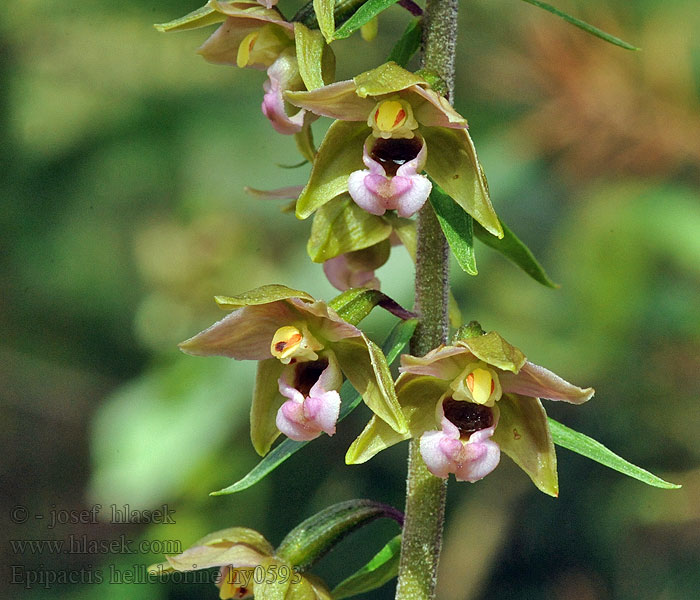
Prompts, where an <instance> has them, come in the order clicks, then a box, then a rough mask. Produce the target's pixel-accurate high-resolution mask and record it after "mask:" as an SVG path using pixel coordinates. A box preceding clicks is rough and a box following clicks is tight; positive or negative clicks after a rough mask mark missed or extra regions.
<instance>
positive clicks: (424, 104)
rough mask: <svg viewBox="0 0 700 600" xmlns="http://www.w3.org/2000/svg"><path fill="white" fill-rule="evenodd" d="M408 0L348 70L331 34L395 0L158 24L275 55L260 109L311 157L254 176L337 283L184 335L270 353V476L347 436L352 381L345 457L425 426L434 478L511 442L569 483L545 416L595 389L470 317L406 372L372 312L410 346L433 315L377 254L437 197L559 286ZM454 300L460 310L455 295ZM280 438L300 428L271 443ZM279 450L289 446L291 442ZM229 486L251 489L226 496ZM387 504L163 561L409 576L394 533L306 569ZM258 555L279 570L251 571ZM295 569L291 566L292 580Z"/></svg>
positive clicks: (469, 265) (519, 458) (452, 224)
mask: <svg viewBox="0 0 700 600" xmlns="http://www.w3.org/2000/svg"><path fill="white" fill-rule="evenodd" d="M401 5H402V6H404V7H405V8H408V9H409V10H410V11H411V12H412V14H414V15H416V14H417V15H419V16H418V17H417V18H416V19H415V20H414V21H413V22H412V24H411V25H410V26H409V27H408V28H407V30H406V32H405V34H404V36H403V37H402V38H401V40H399V42H398V43H397V46H396V48H395V50H394V51H393V52H392V58H394V59H395V60H389V61H387V62H386V63H384V64H382V65H379V66H375V67H374V68H371V69H370V70H368V71H366V72H364V73H360V74H358V75H356V76H355V77H353V78H352V79H348V80H345V81H338V82H335V81H334V78H335V56H334V53H333V51H332V50H331V47H330V43H331V42H332V41H334V40H335V39H342V38H344V37H347V36H348V35H350V33H352V32H353V31H355V30H358V29H360V28H362V29H363V34H365V33H367V31H368V30H369V29H372V27H373V24H375V25H376V16H377V14H378V13H379V12H381V11H382V10H384V9H385V8H387V3H386V2H379V1H375V0H369V1H366V0H356V1H353V0H349V1H348V0H343V1H339V2H334V0H314V2H313V3H309V5H308V6H306V7H304V8H303V9H302V10H300V11H299V12H298V13H297V14H296V15H295V16H294V17H293V18H292V19H287V18H285V17H284V16H283V13H282V12H281V10H280V8H279V7H278V6H276V1H275V0H267V1H261V2H255V1H253V0H234V1H221V0H209V2H207V4H206V5H205V6H203V7H201V8H199V9H197V10H195V11H193V12H192V13H190V14H188V15H186V16H184V17H182V18H179V19H176V20H174V21H171V22H169V23H165V24H163V25H157V26H156V27H157V28H158V29H159V30H161V31H177V30H189V29H194V28H199V27H205V26H210V25H213V24H216V25H218V27H217V29H216V30H215V31H214V32H213V34H211V35H210V37H209V38H208V39H207V40H206V41H205V42H204V44H203V45H202V46H201V47H200V49H199V53H200V54H201V55H202V56H203V57H204V58H205V59H206V60H208V61H210V62H213V63H217V64H223V65H231V66H235V67H239V68H248V67H250V68H254V69H261V70H265V71H266V74H267V79H266V81H265V82H264V84H263V94H262V100H261V108H262V113H263V114H264V116H265V117H266V118H267V119H268V120H269V122H270V124H271V126H272V128H273V129H274V130H275V131H276V132H277V133H279V134H283V135H293V136H295V138H296V142H297V147H298V149H299V151H300V153H301V155H302V157H303V158H304V159H305V161H307V162H309V163H311V172H310V176H309V178H308V181H307V182H306V183H305V185H301V186H293V185H292V186H289V187H287V188H284V189H282V190H273V191H269V192H261V191H259V190H257V191H254V193H255V194H256V195H267V196H272V197H282V198H284V197H287V198H289V199H291V200H293V212H294V213H295V214H296V217H297V218H298V219H306V218H308V217H310V216H312V215H313V222H312V225H311V228H310V229H311V230H310V236H309V240H308V244H307V251H308V254H309V257H310V258H311V260H312V261H313V262H316V263H323V270H324V272H325V274H326V276H327V278H328V280H329V282H330V283H331V284H332V285H333V286H334V287H336V288H338V289H339V290H340V291H341V292H342V293H341V294H340V295H339V296H337V297H336V298H334V299H333V300H331V301H330V302H327V303H326V302H323V301H319V300H316V299H315V298H314V297H313V296H311V295H310V294H308V293H306V292H303V291H300V290H295V289H291V288H288V287H286V286H282V285H266V286H263V287H260V288H257V289H255V290H251V291H249V292H245V293H243V294H239V295H237V296H217V297H216V301H217V303H218V304H219V306H220V307H221V308H223V309H224V310H228V311H230V312H229V314H228V315H226V316H225V317H224V318H222V319H221V320H219V321H218V322H216V323H214V324H213V325H212V326H211V327H209V328H208V329H206V330H204V331H202V332H201V333H198V334H197V335H195V336H193V337H191V338H190V339H188V340H186V341H184V342H182V343H181V344H180V349H181V350H182V351H183V352H186V353H188V354H193V355H198V356H212V355H218V356H226V357H229V358H233V359H235V360H254V361H257V362H258V370H257V377H256V382H255V389H254V393H253V399H252V404H251V410H250V435H251V440H252V443H253V447H254V448H255V450H256V451H257V452H258V453H259V454H260V455H261V456H263V457H264V458H263V459H262V462H261V463H260V465H259V469H260V470H262V471H263V474H262V475H259V476H256V477H258V478H261V477H262V476H264V474H266V473H267V472H269V471H271V470H272V469H273V468H274V467H276V466H277V465H278V464H280V463H281V462H282V461H283V460H284V458H286V456H288V455H289V454H291V452H293V451H296V450H297V449H299V448H300V447H301V445H303V444H306V443H308V442H310V441H312V440H314V439H316V438H318V437H319V436H322V435H324V434H326V435H328V436H332V435H334V434H335V432H336V429H337V427H338V424H339V421H340V419H342V418H343V417H344V416H345V414H347V412H349V410H351V409H352V408H354V406H355V405H356V402H354V401H352V400H351V399H350V398H351V394H348V393H346V392H345V391H344V390H346V388H353V389H354V390H355V391H356V393H357V395H358V396H359V397H360V398H361V399H362V401H363V402H364V403H365V404H366V405H367V407H368V408H369V409H370V410H371V411H372V413H373V416H372V417H371V419H370V421H369V422H368V423H367V425H366V427H365V428H364V430H363V431H362V432H361V433H360V434H359V436H358V437H357V438H356V439H355V441H354V442H353V443H352V444H351V446H350V447H349V449H347V452H346V462H347V464H360V463H364V462H366V461H368V460H370V459H371V458H372V457H374V456H375V455H376V454H378V453H379V452H381V451H382V450H384V449H386V448H388V447H390V446H393V445H394V444H397V443H399V442H401V441H404V440H409V439H413V440H415V442H416V443H417V444H418V446H419V449H420V456H421V457H422V460H423V461H424V464H425V466H426V467H427V469H428V471H429V472H430V473H431V474H432V475H433V476H435V477H437V478H441V479H448V478H449V476H450V474H453V475H454V477H455V479H456V480H458V481H469V482H476V481H479V480H480V479H482V478H483V477H485V476H486V475H488V474H489V473H491V472H492V471H493V470H494V469H495V468H496V467H497V465H498V464H499V461H500V456H501V452H503V453H505V454H506V455H508V456H509V457H510V458H512V459H513V461H514V462H515V463H516V464H517V465H518V466H519V467H521V468H522V470H523V471H524V472H525V473H526V474H527V475H528V476H529V477H530V478H531V480H532V481H533V483H534V484H535V485H536V486H537V488H539V489H540V490H542V491H543V492H545V493H547V494H549V495H551V496H557V494H558V478H557V467H556V455H555V449H554V442H555V441H556V440H554V439H553V435H552V432H551V430H550V423H556V422H552V421H551V420H550V419H548V418H547V415H546V413H545V411H544V408H543V406H542V404H541V402H540V398H545V399H550V400H560V401H564V402H568V403H572V404H581V403H583V402H586V401H587V400H589V399H590V398H591V397H592V396H593V389H592V388H580V387H577V386H575V385H573V384H571V383H568V382H567V381H565V380H564V379H562V378H561V377H559V376H557V375H555V374H554V373H552V372H551V371H549V370H547V369H545V368H544V367H540V366H538V365H536V364H534V363H532V362H530V361H529V360H527V359H526V357H525V355H524V354H523V353H522V352H521V351H520V350H518V349H517V348H515V347H514V346H512V345H511V344H509V343H508V342H507V341H505V340H504V339H503V338H502V337H501V336H500V335H499V334H498V333H496V332H494V331H491V332H488V333H486V332H484V331H483V330H482V329H481V327H480V326H479V325H478V324H477V323H471V324H470V325H469V326H468V327H462V328H459V330H458V331H457V332H456V333H455V335H454V337H453V339H452V341H451V342H450V343H449V344H448V343H441V344H439V345H434V346H433V347H432V349H430V350H429V351H428V352H427V353H423V355H421V356H413V355H411V354H408V353H404V354H403V355H402V356H401V358H400V368H399V369H398V370H399V375H398V378H396V379H395V378H394V376H393V374H392V372H391V370H390V362H391V361H389V360H387V358H386V357H385V354H384V352H383V350H382V349H381V348H380V347H379V346H378V345H377V344H376V343H375V342H373V341H372V340H371V339H369V338H368V336H367V335H366V334H365V333H364V332H363V331H362V330H361V329H360V328H359V327H358V324H359V322H360V321H361V320H362V319H363V318H364V317H365V316H366V315H367V314H369V312H370V311H371V310H373V308H374V307H376V306H380V307H383V308H385V309H387V310H389V311H390V312H391V313H392V314H394V315H396V316H398V317H399V319H400V324H399V325H397V331H398V330H399V329H400V331H401V332H402V335H403V336H404V337H403V339H402V342H401V344H400V346H399V347H400V348H403V347H404V346H405V344H406V342H407V341H408V338H409V337H410V334H411V333H412V332H413V330H414V329H415V325H416V317H418V318H423V317H425V315H415V314H413V313H410V312H409V311H407V310H405V309H403V308H402V307H400V306H399V305H398V304H397V303H396V302H394V301H393V300H391V298H389V297H388V296H386V295H385V294H383V293H382V292H381V291H379V290H380V287H381V283H380V281H379V279H378V278H377V276H376V274H375V271H376V270H377V269H378V268H379V267H381V266H382V265H384V264H385V263H386V262H387V260H388V259H389V255H390V252H391V248H392V247H393V246H398V245H402V246H404V247H405V248H406V250H407V251H408V253H409V255H410V256H411V258H412V259H413V260H414V261H416V260H420V257H419V256H417V254H418V252H417V247H418V246H419V244H418V242H417V237H418V236H419V235H420V233H418V232H417V231H416V221H415V220H414V219H413V217H414V215H416V214H418V213H420V214H421V215H422V214H423V213H425V212H426V211H427V212H428V213H432V212H433V211H434V213H435V215H436V216H437V218H438V221H439V225H440V227H441V228H442V230H443V231H444V235H445V237H446V239H447V241H448V242H449V246H450V247H451V249H452V251H453V252H454V254H455V256H456V257H457V261H458V263H459V264H460V266H461V267H462V269H463V270H464V271H466V272H468V273H471V274H474V275H475V274H476V272H477V271H476V264H475V259H474V249H473V237H474V236H476V237H477V238H479V239H481V240H482V241H484V242H485V243H487V244H488V245H490V246H492V247H494V248H495V249H496V250H498V251H500V252H501V253H503V254H504V255H505V256H506V257H508V258H510V259H511V260H513V262H515V263H516V265H518V266H519V267H521V268H522V269H523V270H524V271H525V272H526V273H528V274H529V275H531V276H532V277H533V278H535V279H536V280H537V281H539V282H540V283H543V284H545V285H549V286H550V287H556V286H555V284H553V283H552V282H551V280H550V279H549V278H548V277H547V276H546V274H545V273H544V270H543V269H542V267H541V266H540V264H539V263H538V262H537V261H536V260H535V258H534V257H533V255H532V253H531V252H530V251H529V250H528V249H527V248H526V247H525V245H524V244H523V243H522V242H521V241H520V240H519V239H518V238H517V237H516V236H515V235H514V234H513V233H512V231H510V230H509V229H508V228H507V227H506V226H505V225H504V224H503V223H502V221H501V220H500V219H499V217H498V216H497V215H496V212H495V211H494V208H493V205H492V202H491V197H490V192H489V187H488V183H487V181H486V177H485V174H484V170H483V168H482V166H481V164H480V162H479V159H478V157H477V154H476V150H475V147H474V143H473V141H472V139H471V136H470V134H469V130H468V124H467V120H466V119H465V118H464V117H463V116H462V115H460V114H459V113H458V112H457V111H456V110H455V109H454V108H453V107H452V105H451V104H450V102H449V101H448V99H447V98H446V97H445V90H446V89H448V88H449V85H447V86H446V82H445V81H443V80H442V79H441V76H440V74H438V73H434V72H431V71H430V70H429V69H423V70H421V71H418V72H411V71H409V70H407V69H406V68H405V65H406V64H407V63H408V61H409V59H410V58H411V56H412V55H413V54H414V53H415V52H416V50H417V49H418V44H417V40H418V38H419V36H420V28H421V26H422V25H423V21H422V19H421V17H420V13H421V9H420V8H419V7H418V6H417V5H415V4H414V3H413V2H401ZM373 19H374V20H373ZM338 25H340V27H339V28H338V29H336V26H338ZM426 27H427V25H426ZM416 31H417V32H418V37H417V36H416ZM594 33H595V32H594ZM596 35H597V34H596ZM363 37H371V36H368V35H363ZM397 61H398V62H400V63H401V64H398V62H397ZM402 65H403V66H402ZM321 117H330V118H331V119H333V122H332V123H331V124H330V126H329V127H328V129H327V132H326V134H325V137H324V139H323V141H322V142H321V144H320V145H319V147H318V148H316V147H315V145H314V143H313V137H312V135H311V127H312V124H313V122H314V121H315V120H317V119H319V118H321ZM445 297H447V295H446V294H445ZM451 313H452V317H454V319H453V322H454V321H456V320H457V319H458V318H459V315H458V314H457V316H455V313H458V310H457V311H455V310H452V311H451ZM454 325H455V328H456V327H457V326H458V323H456V322H454ZM406 332H408V334H406ZM395 337H396V338H397V339H398V338H401V335H399V334H397V335H396V336H395ZM390 341H393V342H395V339H393V338H391V339H390ZM443 342H444V340H443ZM388 343H389V342H388ZM389 347H391V343H389ZM385 350H386V351H388V348H387V347H386V346H385ZM344 382H347V383H344ZM358 401H359V400H358ZM557 426H558V427H563V426H561V425H559V424H557ZM557 431H558V429H557ZM568 431H570V430H568ZM571 433H572V434H574V435H573V439H574V442H573V443H570V444H569V445H568V446H567V447H569V448H572V449H575V450H576V449H577V446H576V440H582V439H583V438H585V436H582V434H576V433H575V432H571ZM280 436H286V438H288V439H287V440H285V441H283V442H281V443H280V444H279V445H278V446H276V447H275V446H274V444H275V442H276V441H277V440H278V438H279V437H280ZM576 436H579V437H578V438H577V437H576ZM588 439H589V438H586V440H588ZM294 443H296V444H297V446H290V444H294ZM581 447H583V445H581ZM291 448H293V449H291ZM281 449H285V452H286V454H284V456H283V457H282V458H278V457H277V455H281V454H283V453H282V451H281ZM252 475H253V472H251V474H249V477H250V476H252ZM242 481H243V480H242ZM657 484H658V483H655V485H657ZM234 487H236V486H232V488H234ZM227 491H237V490H234V489H230V488H227V490H223V492H222V493H226V492H227ZM319 514H321V513H319ZM397 515H399V516H397ZM377 516H389V517H391V518H394V520H396V521H397V522H398V523H399V524H400V525H401V524H402V523H403V516H402V515H400V513H398V511H395V509H391V508H390V507H386V506H384V505H377V504H373V503H371V502H369V501H364V500H357V501H350V502H349V503H341V504H340V505H334V506H332V507H330V508H329V509H327V510H326V511H324V513H323V516H319V515H316V516H315V517H312V518H311V519H310V520H309V523H303V524H302V525H300V526H299V527H297V528H296V529H295V530H293V531H292V532H291V533H290V534H289V536H287V538H285V541H284V542H282V544H281V546H280V547H279V548H278V549H277V550H275V549H274V548H273V547H272V545H271V544H270V543H269V542H267V540H266V539H265V538H263V537H262V536H261V535H260V534H259V533H257V532H255V531H253V530H249V529H246V528H241V527H234V528H231V529H227V530H224V531H220V532H216V533H214V534H210V535H209V536H206V537H205V538H203V539H202V540H200V541H199V542H197V543H196V544H195V545H194V546H193V547H192V548H190V549H189V550H187V551H185V552H184V553H182V554H180V555H178V556H174V557H169V558H168V563H164V565H160V566H158V567H157V569H158V570H160V571H168V570H182V571H188V570H196V569H201V568H207V567H218V568H219V570H220V571H219V577H218V580H217V585H218V587H219V590H220V598H222V599H226V598H247V597H252V596H253V595H255V597H257V598H289V599H291V598H294V599H309V600H316V599H325V598H344V597H347V596H350V595H356V594H358V593H362V592H365V591H368V590H370V589H373V587H378V586H379V585H382V584H383V583H385V582H386V581H388V580H389V579H390V578H391V577H393V576H394V575H395V574H396V564H397V562H398V544H399V539H397V540H393V541H392V542H390V543H389V544H387V546H386V547H385V548H384V549H383V550H382V552H380V554H378V555H377V557H375V559H373V563H372V567H371V568H370V566H369V565H368V567H367V569H366V570H365V571H363V572H360V573H358V574H356V576H353V577H351V578H350V579H348V580H346V581H345V582H343V583H341V584H340V585H339V586H338V587H337V588H336V589H335V590H333V591H329V590H328V588H327V587H326V586H325V584H324V583H323V582H321V581H320V580H318V579H317V578H315V577H314V576H313V575H311V574H309V573H307V569H308V568H309V567H310V566H311V565H312V563H313V562H315V560H316V558H318V556H320V555H321V554H323V553H324V552H325V551H327V550H328V549H329V548H330V547H331V546H332V545H334V544H335V543H337V541H338V540H339V539H340V538H341V537H342V536H344V535H345V534H347V533H349V532H350V531H352V530H353V529H354V528H356V527H358V526H361V525H363V524H364V523H365V522H368V521H369V520H372V519H373V518H376V517H377ZM409 516H410V515H407V519H408V518H409ZM319 523H321V524H322V525H323V526H322V525H320V524H319ZM329 532H332V534H331V533H329ZM399 538H400V536H399ZM290 540H291V541H290ZM260 569H262V571H259V570H260ZM378 571H379V572H381V573H382V576H381V577H380V576H378V575H377V572H378ZM258 572H263V574H264V575H265V577H263V578H262V579H260V578H253V574H254V573H258ZM283 572H284V573H286V574H287V575H289V576H285V577H281V574H282V573H283ZM270 574H272V575H271V576H270V577H267V576H268V575H270ZM291 574H293V575H294V576H292V575H291Z"/></svg>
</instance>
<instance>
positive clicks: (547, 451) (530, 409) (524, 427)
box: [493, 394, 559, 497]
mask: <svg viewBox="0 0 700 600" xmlns="http://www.w3.org/2000/svg"><path fill="white" fill-rule="evenodd" d="M497 406H498V409H499V412H500V417H499V420H498V426H497V427H496V431H495V432H494V434H493V441H494V442H496V443H497V444H498V445H499V446H500V447H501V450H503V452H505V453H506V454H507V455H508V456H510V457H511V458H512V459H513V461H514V462H515V464H517V465H518V466H519V467H520V468H521V469H522V470H523V471H525V473H527V474H528V476H529V477H530V479H532V482H533V483H534V484H535V485H536V486H537V488H538V489H539V490H541V491H543V492H544V493H545V494H549V495H550V496H554V497H556V496H558V495H559V484H558V479H557V455H556V453H555V451H554V444H553V443H552V436H551V435H550V433H549V427H548V426H547V413H545V412H544V408H543V407H542V403H541V402H540V401H539V399H537V398H528V397H526V396H519V395H517V394H504V395H503V397H502V398H501V399H500V400H499V401H498V404H497Z"/></svg>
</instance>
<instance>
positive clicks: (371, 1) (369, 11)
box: [335, 0, 398, 40]
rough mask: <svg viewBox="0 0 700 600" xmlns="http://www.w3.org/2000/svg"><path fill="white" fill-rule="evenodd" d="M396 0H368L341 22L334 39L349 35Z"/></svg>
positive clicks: (396, 0) (341, 38)
mask: <svg viewBox="0 0 700 600" xmlns="http://www.w3.org/2000/svg"><path fill="white" fill-rule="evenodd" d="M397 2H398V0H368V1H367V2H365V3H364V4H363V5H362V6H360V8H359V9H358V10H357V12H356V13H355V14H354V15H353V16H352V17H350V18H349V19H348V20H347V21H345V23H343V24H342V25H341V26H340V27H339V28H338V29H337V30H336V32H335V39H336V40H343V39H345V38H347V37H350V36H351V35H352V34H353V33H354V32H355V31H357V30H358V29H360V27H362V26H363V25H364V24H366V23H369V22H370V21H371V20H372V19H373V18H374V17H376V16H377V15H378V14H379V13H381V12H384V11H385V10H386V9H387V8H389V7H390V6H391V5H393V4H396V3H397Z"/></svg>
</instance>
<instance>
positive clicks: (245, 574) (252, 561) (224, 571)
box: [149, 527, 331, 600]
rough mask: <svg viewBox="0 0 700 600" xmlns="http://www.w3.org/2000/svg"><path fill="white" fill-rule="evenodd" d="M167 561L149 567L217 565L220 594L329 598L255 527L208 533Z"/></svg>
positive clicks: (284, 599) (172, 568)
mask: <svg viewBox="0 0 700 600" xmlns="http://www.w3.org/2000/svg"><path fill="white" fill-rule="evenodd" d="M166 558H167V561H168V562H166V563H160V564H156V565H152V566H151V567H149V572H151V573H153V574H155V575H160V574H163V573H167V572H172V571H196V570H200V569H208V568H211V567H219V573H218V576H217V577H216V586H217V587H218V588H219V598H220V599H221V600H229V599H230V598H252V597H253V596H255V597H256V598H261V599H263V600H264V599H265V598H276V599H279V600H330V599H331V595H330V593H329V591H328V589H327V588H326V586H325V585H324V584H323V583H322V582H321V581H320V580H319V579H318V578H317V577H314V576H313V575H311V574H308V573H304V574H302V573H300V572H299V571H298V570H297V569H295V568H294V566H293V565H291V564H289V563H288V562H287V561H285V560H283V559H281V558H279V557H277V556H275V551H274V549H273V547H272V545H271V544H270V543H269V542H268V541H267V540H266V539H265V538H264V537H263V536H262V535H261V534H260V533H258V532H257V531H254V530H253V529H248V528H246V527H231V528H229V529H223V530H221V531H216V532H214V533H210V534H209V535H207V536H205V537H203V538H202V539H201V540H199V541H197V542H195V544H194V545H193V546H192V547H190V548H188V549H187V550H185V551H184V552H182V553H181V554H178V555H176V556H168V557H166Z"/></svg>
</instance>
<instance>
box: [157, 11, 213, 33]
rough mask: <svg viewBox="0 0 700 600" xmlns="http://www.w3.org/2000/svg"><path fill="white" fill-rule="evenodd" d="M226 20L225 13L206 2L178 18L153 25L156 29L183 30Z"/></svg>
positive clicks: (164, 30)
mask: <svg viewBox="0 0 700 600" xmlns="http://www.w3.org/2000/svg"><path fill="white" fill-rule="evenodd" d="M225 20H226V15H224V14H222V13H220V12H217V11H216V10H214V9H213V8H212V7H211V6H209V5H208V4H206V5H204V6H202V7H201V8H198V9H197V10H193V11H192V12H191V13H188V14H186V15H185V16H184V17H180V18H179V19H173V20H172V21H168V22H167V23H158V24H156V25H154V26H153V27H155V28H156V29H157V30H158V31H161V32H168V31H185V30H186V29H198V28H199V27H206V26H207V25H214V24H215V23H223V22H224V21H225Z"/></svg>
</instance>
